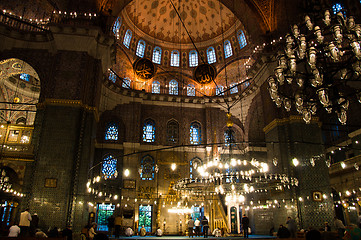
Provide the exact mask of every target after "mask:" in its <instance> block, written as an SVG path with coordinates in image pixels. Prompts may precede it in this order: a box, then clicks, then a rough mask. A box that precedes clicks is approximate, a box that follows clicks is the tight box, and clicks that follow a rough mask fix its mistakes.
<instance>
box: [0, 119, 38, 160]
mask: <svg viewBox="0 0 361 240" xmlns="http://www.w3.org/2000/svg"><path fill="white" fill-rule="evenodd" d="M33 129H34V127H33V126H26V125H14V124H1V125H0V158H2V159H4V158H12V159H13V158H18V159H30V160H31V159H32V156H33V150H34V149H33V145H32V144H31V138H32V135H33Z"/></svg>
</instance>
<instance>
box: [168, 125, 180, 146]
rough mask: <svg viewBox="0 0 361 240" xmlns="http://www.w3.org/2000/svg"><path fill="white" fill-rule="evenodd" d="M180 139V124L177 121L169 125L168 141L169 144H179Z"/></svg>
mask: <svg viewBox="0 0 361 240" xmlns="http://www.w3.org/2000/svg"><path fill="white" fill-rule="evenodd" d="M178 139H179V124H178V122H177V121H175V120H171V121H169V122H168V123H167V140H168V143H169V144H176V143H178Z"/></svg>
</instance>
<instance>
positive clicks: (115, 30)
mask: <svg viewBox="0 0 361 240" xmlns="http://www.w3.org/2000/svg"><path fill="white" fill-rule="evenodd" d="M121 25H122V19H121V18H120V17H117V19H116V20H115V22H114V24H113V33H114V35H115V36H116V37H117V38H119V30H120V26H121Z"/></svg>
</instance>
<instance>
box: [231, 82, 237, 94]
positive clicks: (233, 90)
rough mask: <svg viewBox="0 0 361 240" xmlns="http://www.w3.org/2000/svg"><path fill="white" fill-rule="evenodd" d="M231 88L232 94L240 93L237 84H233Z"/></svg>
mask: <svg viewBox="0 0 361 240" xmlns="http://www.w3.org/2000/svg"><path fill="white" fill-rule="evenodd" d="M230 87H231V89H230V92H231V94H234V93H238V87H237V83H232V84H231V85H230Z"/></svg>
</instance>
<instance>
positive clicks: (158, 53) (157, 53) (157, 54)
mask: <svg viewBox="0 0 361 240" xmlns="http://www.w3.org/2000/svg"><path fill="white" fill-rule="evenodd" d="M161 60H162V49H161V48H160V47H155V48H154V50H153V58H152V61H153V62H154V63H156V64H160V63H161Z"/></svg>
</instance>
